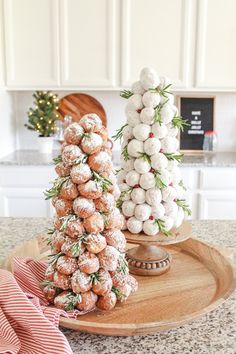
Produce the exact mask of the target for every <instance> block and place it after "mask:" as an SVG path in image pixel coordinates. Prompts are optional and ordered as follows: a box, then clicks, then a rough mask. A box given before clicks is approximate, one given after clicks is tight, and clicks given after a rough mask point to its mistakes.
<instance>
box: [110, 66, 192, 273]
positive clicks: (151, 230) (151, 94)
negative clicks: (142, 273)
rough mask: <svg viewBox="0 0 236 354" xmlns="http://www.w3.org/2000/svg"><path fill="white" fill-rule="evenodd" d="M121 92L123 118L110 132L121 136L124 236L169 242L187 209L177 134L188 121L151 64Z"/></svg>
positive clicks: (121, 204)
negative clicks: (125, 118)
mask: <svg viewBox="0 0 236 354" xmlns="http://www.w3.org/2000/svg"><path fill="white" fill-rule="evenodd" d="M121 96H122V97H123V98H125V99H127V105H126V109H125V113H126V116H127V121H126V124H125V125H124V126H123V127H121V129H119V130H118V131H117V134H116V135H115V136H114V137H113V138H114V139H120V140H121V141H122V152H121V154H122V158H121V169H120V171H119V172H118V181H119V187H120V190H121V195H120V197H119V200H118V203H117V205H118V207H119V208H120V210H121V212H122V213H123V215H124V217H125V220H126V225H125V226H124V228H127V230H128V232H126V237H127V238H128V240H129V236H127V235H130V234H132V237H133V238H135V239H136V240H137V241H138V240H140V238H139V237H140V236H142V237H144V236H146V240H145V242H148V240H150V241H151V242H153V241H155V240H156V241H157V242H158V241H160V242H162V243H163V242H166V243H168V242H172V240H173V239H174V240H176V233H178V232H179V231H176V230H178V229H179V228H180V226H181V225H182V224H183V221H184V218H185V216H186V215H190V209H189V207H188V205H187V203H186V201H185V200H184V199H183V195H184V189H185V188H184V185H183V181H182V179H181V173H180V169H179V164H180V162H181V159H182V157H183V154H181V153H180V152H179V140H178V133H179V130H183V128H184V126H185V125H187V122H186V120H184V119H183V118H182V117H181V116H180V115H179V114H178V109H177V107H176V106H175V105H174V97H173V94H172V93H171V83H170V81H169V80H168V79H167V78H166V77H159V76H158V75H157V73H156V72H155V70H153V69H152V68H144V69H142V71H141V73H140V79H139V81H137V82H135V83H134V84H133V85H132V87H131V90H130V91H129V90H124V91H122V92H121ZM135 234H137V236H136V237H135ZM131 266H132V265H131ZM143 266H144V265H143ZM138 274H139V273H138Z"/></svg>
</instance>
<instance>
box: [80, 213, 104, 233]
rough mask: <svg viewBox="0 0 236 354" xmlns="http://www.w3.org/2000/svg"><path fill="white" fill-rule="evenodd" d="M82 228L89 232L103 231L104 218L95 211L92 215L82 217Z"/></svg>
mask: <svg viewBox="0 0 236 354" xmlns="http://www.w3.org/2000/svg"><path fill="white" fill-rule="evenodd" d="M84 228H85V230H86V231H87V232H89V233H96V234H98V233H99V232H101V231H103V229H104V219H103V217H102V215H101V214H100V213H98V212H95V213H94V214H93V215H91V216H89V217H88V218H86V219H84Z"/></svg>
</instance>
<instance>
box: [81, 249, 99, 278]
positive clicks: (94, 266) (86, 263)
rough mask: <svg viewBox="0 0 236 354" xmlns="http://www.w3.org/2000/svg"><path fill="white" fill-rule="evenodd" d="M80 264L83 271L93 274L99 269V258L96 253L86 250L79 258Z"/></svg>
mask: <svg viewBox="0 0 236 354" xmlns="http://www.w3.org/2000/svg"><path fill="white" fill-rule="evenodd" d="M78 265H79V269H80V270H81V272H84V273H87V274H92V273H95V272H97V271H98V269H99V260H98V258H97V256H96V255H95V254H94V253H91V252H88V251H86V252H84V253H83V254H82V255H81V256H80V257H79V259H78Z"/></svg>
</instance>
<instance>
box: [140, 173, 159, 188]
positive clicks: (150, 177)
mask: <svg viewBox="0 0 236 354" xmlns="http://www.w3.org/2000/svg"><path fill="white" fill-rule="evenodd" d="M139 184H140V186H141V187H142V188H143V189H150V188H153V187H155V184H156V183H155V176H154V174H153V173H151V172H147V173H144V174H143V175H141V177H140V182H139Z"/></svg>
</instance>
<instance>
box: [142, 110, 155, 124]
mask: <svg viewBox="0 0 236 354" xmlns="http://www.w3.org/2000/svg"><path fill="white" fill-rule="evenodd" d="M154 115H155V110H154V108H152V107H145V108H143V109H142V111H141V113H140V120H141V122H142V123H144V124H149V125H150V124H152V123H153V121H154Z"/></svg>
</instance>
